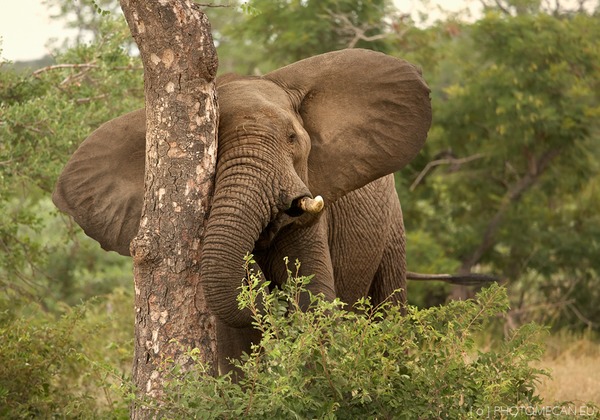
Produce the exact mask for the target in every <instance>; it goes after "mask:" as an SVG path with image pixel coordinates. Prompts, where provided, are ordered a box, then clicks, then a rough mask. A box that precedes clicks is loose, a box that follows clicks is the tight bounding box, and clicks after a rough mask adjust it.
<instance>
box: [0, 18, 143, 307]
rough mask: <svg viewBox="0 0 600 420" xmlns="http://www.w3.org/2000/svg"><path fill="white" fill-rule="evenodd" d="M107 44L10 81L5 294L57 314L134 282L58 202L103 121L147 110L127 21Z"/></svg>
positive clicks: (6, 83) (5, 93)
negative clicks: (77, 153) (66, 171)
mask: <svg viewBox="0 0 600 420" xmlns="http://www.w3.org/2000/svg"><path fill="white" fill-rule="evenodd" d="M101 29H102V32H101V37H100V38H99V39H98V41H97V42H98V43H97V44H90V45H80V46H79V47H77V48H73V49H70V50H68V51H66V52H65V53H63V54H61V55H59V56H57V57H56V63H57V64H56V65H53V66H50V67H46V68H43V69H40V70H37V71H36V72H34V73H33V74H32V73H16V72H13V71H12V70H11V69H10V68H8V66H7V65H6V64H5V65H3V70H5V71H2V72H0V106H1V109H2V124H0V137H1V138H2V142H1V143H0V288H1V289H2V290H3V291H5V292H6V293H8V294H9V295H10V296H15V295H21V296H28V297H29V298H30V299H31V300H33V301H36V302H39V303H41V304H42V305H44V307H45V308H46V309H49V310H53V309H55V308H56V305H57V302H66V303H69V304H77V303H79V302H80V301H81V300H82V299H87V298H89V297H91V296H94V295H96V294H102V293H107V292H109V291H110V290H112V288H114V287H115V286H117V285H124V284H127V283H126V282H129V281H130V278H131V275H130V273H131V263H130V261H129V260H126V259H124V258H120V257H117V256H116V255H115V254H111V255H109V254H106V253H104V252H103V251H101V250H100V247H99V246H98V245H97V244H96V243H95V242H94V241H92V240H90V239H89V238H87V237H85V236H84V235H82V233H81V230H80V229H79V228H75V227H74V226H73V222H72V221H70V220H69V219H67V218H65V217H64V216H60V215H59V214H58V212H57V211H56V209H55V208H54V206H53V205H52V203H51V202H50V198H49V196H50V193H51V191H52V190H53V188H54V183H55V180H56V177H57V176H58V174H59V172H60V171H61V170H62V167H63V166H64V164H65V163H66V162H67V160H68V157H69V156H70V155H71V154H72V152H73V151H74V150H75V149H76V148H77V146H78V145H79V144H80V143H81V142H82V141H83V140H84V139H85V137H87V136H88V135H89V133H90V132H91V131H93V130H94V129H95V128H97V127H98V126H99V125H100V124H101V123H102V122H104V121H107V120H109V119H111V118H113V117H116V116H118V115H120V114H123V113H125V112H128V111H130V110H132V109H135V108H138V107H141V106H142V103H143V102H142V100H141V99H142V97H143V89H142V85H141V83H142V77H141V76H142V72H141V66H140V64H139V62H138V61H137V60H136V59H134V58H131V57H129V56H128V54H127V52H126V50H125V46H126V44H127V42H128V40H129V38H130V35H129V33H128V30H127V27H126V26H124V24H123V22H122V21H121V20H105V21H103V23H102V25H101Z"/></svg>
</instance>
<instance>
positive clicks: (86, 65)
mask: <svg viewBox="0 0 600 420" xmlns="http://www.w3.org/2000/svg"><path fill="white" fill-rule="evenodd" d="M97 67H98V65H97V64H93V63H84V64H54V65H52V66H46V67H42V68H41V69H39V70H36V71H34V72H33V73H32V75H33V76H35V77H38V76H39V75H40V74H42V73H45V72H47V71H51V70H59V69H90V68H97Z"/></svg>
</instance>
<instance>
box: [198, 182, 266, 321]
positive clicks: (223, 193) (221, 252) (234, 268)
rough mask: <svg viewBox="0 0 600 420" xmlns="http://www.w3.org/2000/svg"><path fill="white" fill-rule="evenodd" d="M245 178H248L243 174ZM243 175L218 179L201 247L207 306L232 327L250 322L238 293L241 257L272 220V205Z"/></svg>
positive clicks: (243, 273)
mask: <svg viewBox="0 0 600 420" xmlns="http://www.w3.org/2000/svg"><path fill="white" fill-rule="evenodd" d="M246 179H247V178H246ZM265 201H267V200H266V198H264V197H263V195H261V193H260V192H259V191H258V190H254V189H253V188H252V186H249V185H248V184H247V182H246V183H245V184H244V180H243V178H239V179H236V177H231V178H230V179H229V180H227V181H225V180H224V181H222V182H217V186H216V189H215V196H214V200H213V206H212V209H211V212H210V216H209V218H208V222H207V226H206V231H205V235H204V243H203V247H202V260H201V270H202V284H203V287H204V293H205V295H206V300H207V304H208V306H209V308H210V310H211V311H212V312H213V313H214V314H215V315H216V316H217V317H218V318H219V319H220V320H221V321H223V322H225V323H226V324H228V325H230V326H233V327H246V326H249V325H251V322H252V318H251V313H250V311H249V310H248V309H246V310H243V311H240V310H239V308H238V304H237V296H238V294H239V293H240V286H241V285H242V282H243V280H244V279H245V277H246V271H245V268H244V257H245V256H246V254H247V253H249V252H252V250H253V249H254V244H255V242H256V240H257V239H258V238H259V236H260V233H261V232H262V230H263V229H264V228H265V227H266V225H267V223H268V222H269V221H270V220H271V213H272V210H271V206H270V205H269V204H268V201H267V202H265Z"/></svg>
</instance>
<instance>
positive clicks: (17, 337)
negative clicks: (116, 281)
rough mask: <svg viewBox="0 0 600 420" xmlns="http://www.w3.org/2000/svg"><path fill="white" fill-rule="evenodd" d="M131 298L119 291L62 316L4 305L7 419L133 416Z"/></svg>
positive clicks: (0, 305)
mask: <svg viewBox="0 0 600 420" xmlns="http://www.w3.org/2000/svg"><path fill="white" fill-rule="evenodd" d="M12 297H13V300H14V299H15V298H17V299H18V296H12ZM131 300H132V297H131V294H130V293H126V292H124V291H123V290H119V289H117V290H115V291H114V292H113V293H111V294H110V295H107V296H105V297H102V298H96V299H94V300H92V301H89V302H86V303H85V304H82V305H79V306H77V307H72V308H71V307H67V306H66V305H65V306H63V314H62V315H61V316H60V317H58V318H57V317H56V315H55V314H53V313H49V312H46V311H44V310H43V308H42V307H41V306H37V305H35V304H33V303H31V302H23V303H22V305H17V304H16V303H15V302H14V301H8V299H4V298H3V299H0V336H1V337H2V340H0V366H1V368H0V418H3V419H4V418H7V419H12V418H55V417H58V418H97V417H104V414H107V413H110V416H111V417H121V418H126V417H127V413H128V410H127V406H126V402H125V401H123V399H122V398H121V394H122V392H121V390H120V387H121V386H122V384H124V383H128V382H129V380H128V379H127V377H126V376H127V375H125V374H124V372H129V370H130V365H131V354H132V351H133V349H132V339H131V337H132V332H133V331H132V328H131V326H132V325H133V319H132V311H131ZM17 308H18V310H17ZM125 326H127V327H128V328H127V327H125Z"/></svg>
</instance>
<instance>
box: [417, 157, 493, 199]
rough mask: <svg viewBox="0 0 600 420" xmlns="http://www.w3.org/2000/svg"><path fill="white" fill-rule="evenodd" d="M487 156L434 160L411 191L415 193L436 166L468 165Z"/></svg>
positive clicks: (422, 172)
mask: <svg viewBox="0 0 600 420" xmlns="http://www.w3.org/2000/svg"><path fill="white" fill-rule="evenodd" d="M484 156H485V155H484V154H483V153H477V154H474V155H472V156H467V157H465V158H460V159H457V158H445V159H438V160H433V161H431V162H429V163H428V164H427V165H425V168H424V169H423V170H422V171H421V173H420V174H419V176H418V177H417V179H415V181H414V182H413V183H412V184H411V186H410V191H414V190H415V188H417V186H418V185H419V184H420V183H421V181H422V180H423V178H425V176H426V175H427V173H428V172H429V171H431V169H433V168H435V167H436V166H440V165H462V164H463V163H468V162H471V161H473V160H477V159H481V158H483V157H484Z"/></svg>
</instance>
